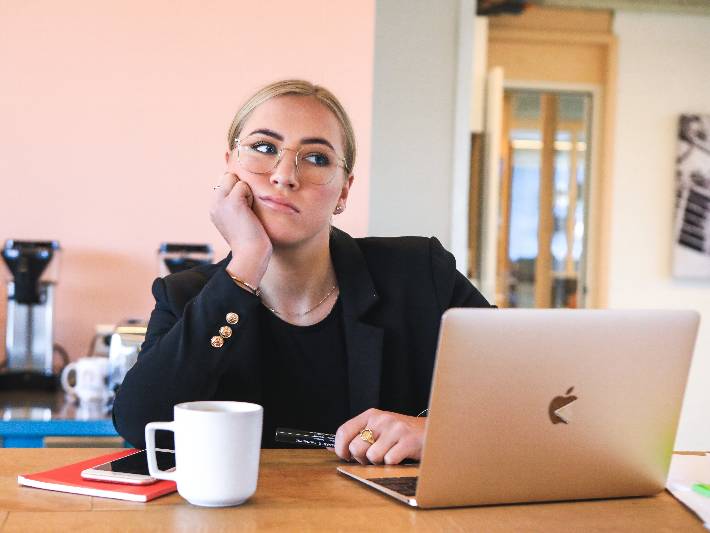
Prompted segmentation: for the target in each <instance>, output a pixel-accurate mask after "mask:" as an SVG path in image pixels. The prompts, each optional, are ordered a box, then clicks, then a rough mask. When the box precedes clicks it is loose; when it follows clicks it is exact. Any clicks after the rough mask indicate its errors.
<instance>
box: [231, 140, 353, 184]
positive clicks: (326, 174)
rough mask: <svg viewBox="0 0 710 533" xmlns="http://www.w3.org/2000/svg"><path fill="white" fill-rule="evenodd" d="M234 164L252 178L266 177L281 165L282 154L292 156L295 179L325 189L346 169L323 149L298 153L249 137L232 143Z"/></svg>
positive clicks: (303, 149) (307, 148)
mask: <svg viewBox="0 0 710 533" xmlns="http://www.w3.org/2000/svg"><path fill="white" fill-rule="evenodd" d="M235 144H236V146H235V149H236V151H237V161H239V162H240V163H241V164H242V165H243V166H244V168H245V169H247V170H248V171H249V172H253V173H254V174H269V173H271V172H273V171H274V169H275V168H276V167H277V166H278V164H279V162H280V161H281V159H282V157H283V154H284V152H285V151H287V150H289V151H291V152H296V176H297V177H298V178H299V179H302V180H304V181H307V182H309V183H312V184H314V185H327V184H328V183H330V182H331V181H333V178H335V176H336V175H337V174H338V168H339V167H342V168H347V167H346V166H345V158H343V157H341V156H339V155H338V154H336V153H335V151H334V150H332V149H330V148H329V147H327V146H322V145H318V146H302V147H301V148H299V149H298V150H294V149H293V148H285V147H283V146H281V144H280V143H279V142H277V141H275V140H274V139H271V138H269V137H266V136H261V135H252V136H249V137H247V138H245V139H237V140H236V141H235Z"/></svg>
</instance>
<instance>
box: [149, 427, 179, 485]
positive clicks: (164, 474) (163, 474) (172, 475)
mask: <svg viewBox="0 0 710 533" xmlns="http://www.w3.org/2000/svg"><path fill="white" fill-rule="evenodd" d="M159 429H162V430H164V431H172V432H173V433H175V422H148V423H147V424H146V425H145V454H146V456H147V457H148V472H150V476H151V477H154V478H155V479H167V480H168V481H177V469H175V470H173V471H172V472H168V471H166V470H161V469H160V468H158V460H157V459H156V458H155V432H156V430H159Z"/></svg>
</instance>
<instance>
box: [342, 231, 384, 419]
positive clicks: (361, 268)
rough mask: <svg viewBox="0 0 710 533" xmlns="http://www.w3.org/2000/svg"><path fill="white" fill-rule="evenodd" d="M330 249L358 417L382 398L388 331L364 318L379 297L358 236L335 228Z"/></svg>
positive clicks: (352, 398) (352, 399) (352, 403)
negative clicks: (357, 239)
mask: <svg viewBox="0 0 710 533" xmlns="http://www.w3.org/2000/svg"><path fill="white" fill-rule="evenodd" d="M330 252H331V257H332V260H333V267H334V268H335V275H336V277H337V279H338V286H339V287H340V296H341V302H342V305H343V318H344V320H343V322H344V328H345V351H346V354H347V358H348V385H349V399H350V413H351V415H352V416H355V415H358V414H360V413H361V412H363V411H365V410H367V409H369V408H370V407H376V406H377V405H379V401H380V381H381V377H382V339H383V334H384V330H383V328H380V327H377V326H373V325H371V324H367V323H366V322H365V321H364V320H363V315H364V314H365V313H366V312H367V311H368V310H369V309H370V308H371V307H372V306H373V305H374V304H375V303H377V301H378V299H379V296H378V295H377V291H376V290H375V286H374V283H373V282H372V278H371V276H370V272H369V270H368V268H367V263H366V262H365V258H364V257H363V255H362V252H361V251H360V247H359V246H358V245H357V243H356V242H355V239H353V238H352V237H350V235H348V234H347V233H345V232H343V231H340V230H339V229H337V228H333V229H332V232H331V237H330Z"/></svg>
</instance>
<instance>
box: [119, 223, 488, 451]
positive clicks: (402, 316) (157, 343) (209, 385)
mask: <svg viewBox="0 0 710 533" xmlns="http://www.w3.org/2000/svg"><path fill="white" fill-rule="evenodd" d="M330 255H331V258H332V261H333V267H334V269H335V275H336V278H337V280H338V287H339V289H340V301H341V306H342V331H343V337H344V344H345V357H346V366H347V385H348V387H347V397H348V409H349V412H348V418H352V417H354V416H356V415H358V414H360V413H362V412H363V411H365V410H367V409H368V408H370V407H376V408H379V409H383V410H387V411H394V412H396V413H402V414H407V415H412V416H415V415H416V414H418V413H419V412H420V411H422V410H424V409H426V408H427V407H428V403H429V390H430V388H431V378H432V375H433V371H434V358H435V354H436V344H437V339H438V336H439V326H440V324H441V315H442V314H443V313H444V311H446V310H447V309H448V308H450V307H490V306H489V304H488V302H487V301H486V299H485V298H484V297H483V296H482V295H481V294H480V293H479V292H478V291H477V290H476V288H475V287H474V286H473V285H471V282H470V281H469V280H468V279H466V277H465V276H463V275H462V274H461V273H460V272H458V271H457V270H456V263H455V261H454V257H453V255H451V254H450V253H449V252H447V251H446V250H445V249H444V248H443V246H441V243H440V242H439V241H438V240H437V239H435V238H431V239H427V238H423V237H394V238H384V237H367V238H362V239H353V238H352V237H350V235H348V234H347V233H345V232H343V231H340V230H338V229H335V228H333V230H332V232H331V236H330ZM230 260H231V256H227V257H226V258H225V259H223V260H222V261H220V262H219V263H217V264H215V265H208V266H199V267H196V268H193V269H190V270H186V271H184V272H180V273H177V274H171V275H169V276H166V277H165V278H158V279H156V280H155V282H154V283H153V296H154V297H155V308H154V309H153V312H152V314H151V316H150V322H149V323H148V331H147V334H146V339H145V342H144V343H143V346H142V347H141V352H140V354H139V355H138V361H137V363H136V364H135V365H134V366H133V368H131V370H130V371H129V372H128V374H126V377H125V379H124V380H123V384H122V385H121V388H120V389H119V391H118V393H117V395H116V399H115V402H114V407H113V418H114V424H115V426H116V429H117V430H118V432H119V434H120V435H121V436H123V437H124V438H125V439H126V440H127V441H128V442H130V443H131V444H132V445H133V446H135V447H138V448H143V447H145V437H144V431H145V425H146V424H147V423H148V422H151V421H161V420H162V421H168V420H172V419H173V406H174V405H175V404H177V403H181V402H189V401H198V400H235V401H245V402H254V403H258V404H261V405H263V404H264V399H265V396H264V390H263V388H264V379H265V378H266V377H267V375H268V374H269V372H270V369H268V368H266V367H265V366H264V353H265V351H264V346H263V337H262V327H261V325H262V318H263V316H264V315H263V306H262V305H261V301H260V300H259V298H258V297H256V296H254V295H253V294H251V293H250V292H248V291H245V290H243V289H241V288H240V287H239V286H238V285H237V284H235V283H234V281H232V279H231V278H230V277H229V275H228V274H227V271H226V270H225V267H226V266H227V264H228V263H229V261H230ZM230 313H235V314H237V315H239V321H238V323H236V324H233V325H232V326H231V327H232V330H233V333H232V335H231V336H230V337H229V338H225V339H224V342H223V344H222V345H221V346H218V347H213V346H212V344H211V342H210V339H212V337H214V336H218V335H219V329H220V328H221V327H222V326H225V325H226V324H227V315H228V314H230ZM230 317H232V318H233V315H230ZM216 344H218V345H219V344H220V343H216ZM277 399H278V401H279V402H284V403H286V402H291V401H293V398H291V397H288V396H286V395H283V394H281V395H279V394H278V391H277ZM272 401H273V399H272ZM304 416H305V415H304ZM298 422H299V423H298V424H294V425H295V426H296V428H295V429H301V428H302V427H303V428H304V429H305V427H304V423H305V422H307V420H305V419H299V420H298ZM318 429H321V428H318ZM323 429H327V428H323ZM164 433H166V432H163V431H161V432H159V433H158V435H157V436H156V443H157V445H158V446H159V447H170V446H171V444H172V442H171V439H170V440H163V438H162V437H161V434H164Z"/></svg>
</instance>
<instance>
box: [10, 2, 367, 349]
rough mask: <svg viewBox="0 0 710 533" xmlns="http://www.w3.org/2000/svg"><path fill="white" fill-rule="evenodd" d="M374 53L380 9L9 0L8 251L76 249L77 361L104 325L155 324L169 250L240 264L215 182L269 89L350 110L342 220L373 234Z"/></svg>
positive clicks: (73, 334) (60, 331)
mask: <svg viewBox="0 0 710 533" xmlns="http://www.w3.org/2000/svg"><path fill="white" fill-rule="evenodd" d="M373 46H374V0H368V1H358V2H353V1H351V0H328V1H327V2H326V1H323V0H320V1H319V0H301V1H299V2H286V1H280V2H279V1H264V0H260V1H259V2H256V3H255V2H247V1H235V0H211V1H207V2H200V3H198V2H191V1H175V0H171V1H167V0H153V1H151V2H138V1H137V0H124V1H123V2H111V3H106V2H93V1H89V0H66V1H63V2H55V1H51V0H36V1H32V2H24V1H21V0H10V1H6V2H0V65H2V68H1V69H0V96H1V97H0V180H2V181H1V183H2V185H1V192H2V195H1V201H2V206H1V208H0V239H2V240H3V242H4V240H5V239H7V238H17V239H58V240H59V241H60V243H61V245H62V248H63V258H62V264H61V274H60V282H59V285H58V288H57V309H56V310H57V314H56V322H55V327H56V341H57V342H59V343H61V344H62V345H63V346H65V347H66V348H67V349H68V350H69V352H70V355H71V357H72V358H76V357H79V356H81V355H84V353H85V351H86V348H87V346H88V343H89V340H90V338H91V336H92V332H93V328H94V325H95V324H97V323H115V322H117V321H119V320H121V319H123V318H126V317H147V316H148V314H149V312H150V310H151V309H152V306H153V299H152V296H151V294H150V290H149V288H150V284H151V282H152V280H153V278H154V277H155V276H156V275H157V260H156V250H157V247H158V244H159V243H160V242H161V241H180V242H210V243H212V244H213V245H214V246H215V249H216V251H217V256H218V257H221V256H222V255H223V254H224V253H226V251H227V248H226V246H225V245H224V244H223V242H222V241H221V238H220V236H219V234H218V233H217V231H216V230H215V229H214V228H213V227H212V225H211V223H210V221H209V217H208V213H207V210H208V205H209V200H210V194H211V192H212V190H211V185H212V184H213V183H214V182H215V181H216V179H217V176H218V175H219V174H221V172H222V171H223V164H224V159H223V153H224V150H225V135H226V131H227V128H228V126H229V123H230V121H231V118H232V115H233V114H234V112H235V111H236V110H237V108H238V106H239V104H240V103H241V102H242V101H243V99H244V98H246V97H247V96H248V95H249V94H251V93H252V92H253V91H254V90H255V89H257V88H259V87H260V86H262V85H264V84H265V83H268V82H270V81H273V80H275V79H281V78H286V77H303V78H305V79H308V80H312V81H314V82H316V83H320V84H323V85H325V86H327V87H329V88H330V89H331V90H333V92H335V94H337V95H338V96H339V97H340V98H341V100H342V101H343V103H344V105H345V107H346V108H347V109H348V110H349V112H350V114H351V116H352V119H353V122H354V126H355V131H356V134H357V137H358V148H359V160H358V163H357V165H356V168H355V174H356V182H355V185H354V188H353V190H352V193H351V198H350V204H349V209H348V210H347V211H346V212H345V213H344V214H343V215H341V216H340V217H338V218H337V222H338V225H339V226H340V227H342V228H343V229H345V230H346V231H349V232H350V233H352V234H354V235H356V236H360V235H364V234H365V232H366V230H367V214H368V204H367V198H368V181H369V176H368V169H369V161H370V112H371V98H372V61H373ZM4 333H5V285H4V283H3V284H2V289H1V290H0V337H2V339H1V340H2V343H3V346H4ZM0 351H2V352H3V353H4V349H3V350H0Z"/></svg>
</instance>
